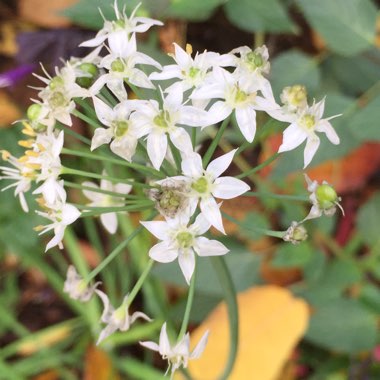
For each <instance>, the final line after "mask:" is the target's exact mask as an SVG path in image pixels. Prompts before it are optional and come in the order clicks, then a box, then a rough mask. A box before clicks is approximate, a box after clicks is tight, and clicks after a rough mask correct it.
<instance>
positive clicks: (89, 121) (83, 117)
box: [72, 109, 103, 128]
mask: <svg viewBox="0 0 380 380" xmlns="http://www.w3.org/2000/svg"><path fill="white" fill-rule="evenodd" d="M72 114H73V115H74V116H76V117H78V118H79V119H81V120H83V121H85V122H86V123H87V124H89V125H91V126H92V127H94V128H103V126H102V125H101V124H99V123H97V122H96V121H95V120H93V119H91V118H90V117H88V116H86V115H85V114H84V113H82V112H80V111H78V110H76V109H75V110H73V112H72Z"/></svg>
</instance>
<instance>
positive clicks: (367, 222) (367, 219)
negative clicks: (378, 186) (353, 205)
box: [357, 192, 380, 246]
mask: <svg viewBox="0 0 380 380" xmlns="http://www.w3.org/2000/svg"><path fill="white" fill-rule="evenodd" d="M379 215H380V192H377V193H376V194H375V195H374V196H373V197H372V198H371V199H370V200H369V201H368V202H367V203H366V204H365V205H364V206H362V207H361V209H360V210H359V212H358V216H357V228H358V231H359V233H360V234H361V235H362V236H363V239H364V241H365V242H366V243H367V244H368V245H371V246H372V245H375V244H376V243H378V242H379V240H380V236H379Z"/></svg>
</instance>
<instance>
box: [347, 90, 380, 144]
mask: <svg viewBox="0 0 380 380" xmlns="http://www.w3.org/2000/svg"><path fill="white" fill-rule="evenodd" d="M379 120H380V96H377V97H376V98H375V99H373V100H372V101H371V102H369V103H368V104H367V105H366V106H365V107H364V108H362V109H360V110H359V111H358V112H356V113H355V114H354V115H353V116H352V119H351V121H350V123H349V124H348V126H349V128H350V131H351V132H352V134H353V135H354V136H355V138H356V139H357V140H358V141H361V142H365V141H380V128H379Z"/></svg>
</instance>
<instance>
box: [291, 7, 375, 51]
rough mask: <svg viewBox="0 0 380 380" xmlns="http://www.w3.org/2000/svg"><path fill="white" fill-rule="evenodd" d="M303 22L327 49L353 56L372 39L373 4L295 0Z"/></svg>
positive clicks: (373, 33)
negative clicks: (318, 36) (319, 37)
mask: <svg viewBox="0 0 380 380" xmlns="http://www.w3.org/2000/svg"><path fill="white" fill-rule="evenodd" d="M297 4H298V5H299V7H300V8H301V10H302V11H303V13H304V14H305V17H306V19H307V21H308V22H309V23H310V25H311V26H312V28H314V29H315V30H316V31H317V32H318V33H319V34H320V35H321V36H322V38H323V39H324V40H325V41H326V43H327V45H328V46H329V47H330V49H331V50H333V51H335V52H337V53H339V54H342V55H355V54H358V53H360V52H362V51H364V50H366V49H368V48H370V47H371V46H372V45H373V43H374V39H375V27H376V14H377V10H376V7H375V5H374V4H373V3H372V2H371V1H370V0H333V1H331V0H319V1H310V0H297Z"/></svg>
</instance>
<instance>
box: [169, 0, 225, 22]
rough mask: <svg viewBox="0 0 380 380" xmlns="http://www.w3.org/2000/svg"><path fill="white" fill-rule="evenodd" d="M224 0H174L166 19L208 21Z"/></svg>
mask: <svg viewBox="0 0 380 380" xmlns="http://www.w3.org/2000/svg"><path fill="white" fill-rule="evenodd" d="M222 3H224V0H172V1H171V4H170V6H169V8H168V9H167V11H166V13H165V16H166V17H168V16H169V17H175V18H180V19H185V20H191V21H204V20H207V19H208V18H209V17H210V16H211V14H212V13H213V12H214V11H215V9H216V8H217V7H218V6H219V5H220V4H222Z"/></svg>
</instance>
